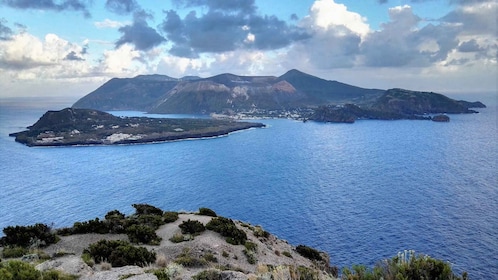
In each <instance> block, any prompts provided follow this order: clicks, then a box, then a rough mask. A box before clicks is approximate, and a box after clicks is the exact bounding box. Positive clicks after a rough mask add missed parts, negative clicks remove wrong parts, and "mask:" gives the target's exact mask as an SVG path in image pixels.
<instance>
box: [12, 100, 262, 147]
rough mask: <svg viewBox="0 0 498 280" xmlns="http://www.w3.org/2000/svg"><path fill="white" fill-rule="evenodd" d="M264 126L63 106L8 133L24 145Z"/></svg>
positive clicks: (138, 139) (158, 138)
mask: <svg viewBox="0 0 498 280" xmlns="http://www.w3.org/2000/svg"><path fill="white" fill-rule="evenodd" d="M264 126H265V125H264V124H262V123H253V122H238V121H233V120H215V119H171V118H168V119H167V118H147V117H117V116H114V115H112V114H109V113H105V112H101V111H98V110H93V109H76V108H66V109H63V110H60V111H48V112H46V113H45V114H44V115H43V116H42V117H41V118H40V119H39V120H38V121H37V122H36V123H35V124H33V125H32V126H30V127H28V130H26V131H21V132H17V133H11V134H9V136H12V137H15V141H16V142H19V143H22V144H25V145H27V146H75V145H111V144H138V143H152V142H164V141H174V140H182V139H197V138H208V137H217V136H224V135H228V134H229V133H230V132H234V131H238V130H243V129H249V128H260V127H264Z"/></svg>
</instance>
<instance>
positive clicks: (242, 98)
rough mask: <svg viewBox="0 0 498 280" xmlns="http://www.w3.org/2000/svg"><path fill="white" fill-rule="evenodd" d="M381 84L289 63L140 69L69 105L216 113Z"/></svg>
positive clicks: (282, 105) (369, 94) (334, 97)
mask: <svg viewBox="0 0 498 280" xmlns="http://www.w3.org/2000/svg"><path fill="white" fill-rule="evenodd" d="M382 92H383V90H380V89H364V88H360V87H356V86H352V85H348V84H344V83H340V82H337V81H330V80H325V79H321V78H318V77H315V76H312V75H310V74H306V73H304V72H301V71H299V70H296V69H292V70H289V71H287V72H286V73H284V74H283V75H281V76H279V77H276V76H240V75H235V74H231V73H222V74H218V75H215V76H211V77H207V78H199V77H196V76H187V77H184V78H179V79H176V78H172V77H169V76H166V75H158V74H154V75H139V76H136V77H134V78H113V79H111V80H109V81H108V82H106V83H105V84H103V85H102V86H100V87H99V88H97V89H96V90H94V91H93V92H91V93H89V94H88V95H86V96H84V97H82V98H81V99H80V100H78V101H77V102H76V103H74V105H73V107H75V108H84V109H96V110H103V111H109V110H137V111H147V112H150V113H220V112H223V111H226V110H234V111H237V110H251V109H255V108H256V109H263V110H285V109H289V108H295V107H309V106H318V105H323V104H329V103H341V102H349V101H361V100H362V99H365V100H370V99H372V98H373V97H377V96H380V94H381V93H382Z"/></svg>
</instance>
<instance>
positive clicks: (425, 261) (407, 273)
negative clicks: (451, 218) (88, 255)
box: [342, 251, 467, 280]
mask: <svg viewBox="0 0 498 280" xmlns="http://www.w3.org/2000/svg"><path fill="white" fill-rule="evenodd" d="M342 274H343V278H344V279H354V280H356V279H357V280H363V279H381V278H383V279H464V280H465V279H467V273H465V272H464V273H463V274H462V277H459V276H457V275H456V274H454V273H453V272H452V269H451V266H450V264H449V263H447V262H444V261H442V260H438V259H433V258H431V257H429V256H426V255H415V252H413V251H404V252H403V253H399V254H398V255H397V256H396V257H393V258H392V259H390V260H385V261H383V262H381V263H379V264H377V265H376V266H375V267H374V268H373V269H369V268H367V267H366V266H364V265H353V267H352V270H350V269H349V268H344V269H343V271H342Z"/></svg>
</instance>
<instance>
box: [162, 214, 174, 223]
mask: <svg viewBox="0 0 498 280" xmlns="http://www.w3.org/2000/svg"><path fill="white" fill-rule="evenodd" d="M163 220H164V222H165V223H172V222H174V221H176V220H178V212H170V211H168V212H164V215H163Z"/></svg>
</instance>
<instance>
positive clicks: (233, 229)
mask: <svg viewBox="0 0 498 280" xmlns="http://www.w3.org/2000/svg"><path fill="white" fill-rule="evenodd" d="M206 228H207V229H209V230H212V231H215V232H218V233H219V234H221V235H222V236H224V237H226V241H227V242H228V243H230V244H233V245H240V244H245V242H246V241H247V235H246V233H245V232H244V231H243V230H241V229H239V228H237V226H236V225H235V223H234V222H233V221H232V220H231V219H228V218H224V217H215V218H213V219H211V221H209V223H207V224H206Z"/></svg>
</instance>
